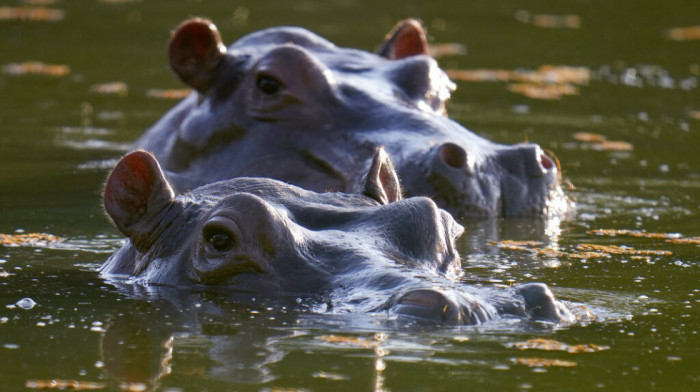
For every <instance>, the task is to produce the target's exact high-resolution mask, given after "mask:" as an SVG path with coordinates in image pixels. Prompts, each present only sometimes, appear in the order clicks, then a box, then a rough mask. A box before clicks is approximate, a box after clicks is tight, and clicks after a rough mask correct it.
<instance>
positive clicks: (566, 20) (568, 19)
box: [515, 10, 581, 29]
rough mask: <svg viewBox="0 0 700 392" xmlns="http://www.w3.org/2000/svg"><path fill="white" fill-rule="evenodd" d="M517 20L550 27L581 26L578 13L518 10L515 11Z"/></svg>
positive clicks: (575, 27)
mask: <svg viewBox="0 0 700 392" xmlns="http://www.w3.org/2000/svg"><path fill="white" fill-rule="evenodd" d="M515 20H517V21H518V22H520V23H525V24H531V25H533V26H537V27H542V28H548V29H580V28H581V17H580V16H578V15H548V14H532V13H530V11H526V10H518V11H516V12H515Z"/></svg>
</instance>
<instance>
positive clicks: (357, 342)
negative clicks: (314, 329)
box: [316, 335, 377, 348]
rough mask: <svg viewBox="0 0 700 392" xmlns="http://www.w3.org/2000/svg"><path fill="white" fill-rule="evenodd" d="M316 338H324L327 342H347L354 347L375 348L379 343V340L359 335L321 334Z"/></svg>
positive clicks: (346, 343)
mask: <svg viewBox="0 0 700 392" xmlns="http://www.w3.org/2000/svg"><path fill="white" fill-rule="evenodd" d="M316 339H318V340H323V341H324V342H327V343H333V344H345V345H349V346H354V347H361V348H373V347H375V346H376V345H377V342H374V341H372V340H369V339H363V338H358V337H354V336H338V335H321V336H319V337H317V338H316Z"/></svg>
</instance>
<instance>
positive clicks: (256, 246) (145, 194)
mask: <svg viewBox="0 0 700 392" xmlns="http://www.w3.org/2000/svg"><path fill="white" fill-rule="evenodd" d="M363 178H364V180H363V185H362V187H361V192H360V193H356V194H350V193H341V192H324V193H317V192H313V191H309V190H304V189H302V188H299V187H297V186H294V185H290V184H287V183H284V182H281V181H278V180H274V179H269V178H254V177H236V178H232V179H229V180H222V181H219V182H215V183H212V184H207V185H203V186H201V187H198V188H195V189H194V190H192V191H190V192H187V193H183V194H180V195H178V196H175V192H174V191H173V188H172V186H171V184H170V183H169V181H168V179H167V178H166V175H165V173H164V172H163V170H162V168H161V167H160V164H159V162H158V161H157V160H156V158H155V157H154V156H153V155H152V154H150V153H148V152H145V151H141V150H137V151H134V152H131V153H129V154H128V155H126V156H125V157H123V158H122V159H121V160H120V161H119V162H118V163H117V165H116V166H115V168H114V169H113V170H112V172H111V173H110V175H109V177H108V179H107V181H106V185H105V189H104V208H105V211H106V213H107V215H108V216H109V218H110V219H111V220H112V222H113V223H114V225H115V226H116V227H117V229H119V230H120V231H121V232H122V233H123V234H125V235H126V236H127V237H128V241H127V242H126V243H125V244H124V246H123V247H122V248H120V249H119V250H117V251H116V252H115V253H114V254H113V255H112V256H111V257H110V258H109V259H108V260H107V261H106V262H105V263H104V264H103V266H102V267H101V269H100V274H101V275H102V276H104V277H107V278H109V279H121V280H123V281H124V282H127V283H129V284H136V285H157V286H167V287H175V288H182V289H184V290H188V289H189V290H217V291H221V290H224V291H226V290H230V291H231V292H238V293H241V292H242V293H253V294H256V293H257V294H261V295H268V296H269V295H273V296H274V295H279V296H280V297H283V296H286V297H288V296H290V295H291V296H295V297H299V298H311V299H312V300H313V301H318V302H319V303H323V304H326V308H327V309H328V310H330V311H333V312H341V313H344V312H366V313H370V312H387V313H388V314H391V315H397V317H398V316H409V317H414V318H418V319H422V320H431V321H437V322H440V323H446V324H455V325H460V324H477V323H482V322H485V321H488V320H492V319H495V318H497V317H501V316H506V317H517V318H520V319H522V320H542V321H547V322H555V323H559V322H571V321H573V320H574V316H573V315H572V314H573V313H572V312H571V311H570V309H569V308H568V307H567V306H566V305H565V304H564V303H562V302H560V301H559V300H557V299H555V297H554V295H553V294H552V292H551V290H550V289H549V288H548V287H547V286H546V285H544V284H541V283H528V284H523V285H520V286H515V287H511V288H505V289H501V288H489V287H474V286H470V285H466V284H462V283H460V282H459V276H460V275H461V274H462V268H461V262H460V257H459V254H458V252H457V249H456V248H455V241H456V239H457V238H458V237H459V236H460V235H461V234H462V232H463V230H464V229H463V227H462V226H461V225H460V224H458V223H457V222H456V221H455V220H454V219H453V218H452V216H451V215H450V214H449V213H447V212H446V211H445V210H443V209H440V208H439V207H437V205H436V204H435V202H434V201H432V200H431V199H430V198H426V197H422V196H416V197H411V198H405V199H404V198H403V197H402V191H401V188H400V184H399V180H398V177H397V174H396V171H395V169H394V167H393V165H392V163H391V160H390V159H389V157H388V154H387V153H386V152H385V151H384V150H383V149H381V148H379V149H377V151H376V152H375V154H374V157H373V159H372V162H371V165H370V167H369V169H368V172H367V174H366V175H364V176H363Z"/></svg>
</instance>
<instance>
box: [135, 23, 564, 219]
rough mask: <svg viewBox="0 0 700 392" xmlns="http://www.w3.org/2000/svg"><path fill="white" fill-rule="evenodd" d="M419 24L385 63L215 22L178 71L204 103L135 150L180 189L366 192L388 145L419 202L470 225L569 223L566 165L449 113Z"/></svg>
mask: <svg viewBox="0 0 700 392" xmlns="http://www.w3.org/2000/svg"><path fill="white" fill-rule="evenodd" d="M427 53H428V46H427V43H426V41H425V33H424V32H423V30H422V28H421V27H420V25H419V24H418V23H417V22H415V21H406V22H403V23H401V24H399V25H398V26H397V28H395V29H394V31H393V32H392V34H391V35H390V36H389V37H388V38H387V40H386V41H385V42H384V44H383V45H382V47H381V48H380V50H379V54H374V53H369V52H365V51H361V50H355V49H347V48H340V47H337V46H335V45H333V44H332V43H331V42H329V41H327V40H325V39H323V38H321V37H319V36H317V35H315V34H313V33H311V32H309V31H307V30H304V29H301V28H294V27H279V28H270V29H266V30H262V31H259V32H256V33H253V34H250V35H248V36H245V37H243V38H241V39H240V40H238V41H237V42H235V43H234V44H233V45H231V46H230V47H229V48H228V49H227V48H226V47H225V46H224V45H223V44H222V43H221V38H220V37H219V33H218V31H217V30H216V27H215V26H214V25H213V24H211V22H208V21H206V20H202V19H194V20H190V21H187V22H184V23H183V24H182V25H181V26H180V27H179V28H178V29H177V31H176V32H175V33H174V35H173V37H172V39H171V42H170V47H169V56H170V64H171V66H172V68H173V69H174V70H175V71H176V73H177V74H178V75H179V76H180V78H181V79H182V80H183V81H184V82H185V83H186V84H188V85H189V86H191V87H193V88H194V90H195V92H194V93H193V94H191V95H190V96H189V97H188V98H186V99H185V100H184V101H182V102H181V103H180V104H178V105H177V106H176V107H175V108H173V109H172V110H171V111H170V112H169V113H168V114H167V115H166V116H164V117H163V118H162V119H161V120H160V121H159V122H157V123H156V124H155V125H154V126H153V127H152V128H151V129H149V130H148V131H147V132H146V133H145V134H144V135H143V136H142V137H141V138H140V139H139V140H138V141H137V143H136V147H137V148H142V149H145V150H148V151H152V152H153V153H154V154H155V155H156V157H157V158H158V159H159V161H160V162H161V164H162V165H163V168H164V170H165V172H166V174H167V175H168V178H169V179H170V180H171V182H172V183H173V185H174V186H175V187H176V188H177V189H178V190H180V191H185V190H190V189H194V188H196V187H198V186H201V185H204V184H208V183H212V182H215V181H218V180H224V179H229V178H234V177H267V178H275V179H278V180H281V181H284V182H287V183H290V184H294V185H297V186H300V187H302V188H304V189H308V190H314V191H317V192H325V191H342V192H355V191H357V189H358V187H359V186H360V184H361V177H362V175H363V174H364V173H365V172H366V170H367V168H368V166H369V164H370V162H371V160H372V157H373V154H374V151H375V149H376V148H377V147H380V146H384V147H385V149H386V151H387V152H388V154H389V156H391V158H392V160H393V161H394V165H395V166H396V169H397V171H398V173H399V176H400V177H401V179H402V181H403V183H402V185H403V189H404V191H405V192H406V194H407V195H408V196H417V195H420V196H428V197H431V198H432V199H433V200H434V201H435V202H436V203H437V204H438V205H439V206H440V207H442V208H445V209H447V210H448V211H450V212H451V213H452V214H454V215H455V216H458V217H463V216H524V215H541V214H558V213H563V212H565V210H566V209H568V208H569V202H568V200H567V198H566V197H565V196H564V195H563V193H562V191H561V188H560V186H559V173H558V171H557V167H556V165H555V164H554V162H553V161H552V159H550V158H549V157H547V155H545V154H544V153H543V152H542V149H541V148H540V147H539V146H537V145H536V144H518V145H513V146H506V145H501V144H496V143H493V142H490V141H488V140H486V139H484V138H482V137H480V136H477V135H475V134H474V133H472V132H470V131H469V130H467V129H465V128H463V127H462V126H460V125H459V124H457V123H456V122H454V121H452V120H450V119H449V118H447V117H446V116H445V102H446V101H447V99H448V98H449V96H450V92H451V91H452V90H453V89H454V84H453V83H452V82H451V81H450V80H449V79H448V77H447V76H446V74H445V73H444V72H443V71H442V70H441V69H440V68H439V67H438V66H437V63H436V62H435V60H434V59H433V58H431V57H430V56H428V55H427Z"/></svg>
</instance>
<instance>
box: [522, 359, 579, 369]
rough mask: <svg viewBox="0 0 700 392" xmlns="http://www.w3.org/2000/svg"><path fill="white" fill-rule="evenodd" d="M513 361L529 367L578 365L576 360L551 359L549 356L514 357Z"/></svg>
mask: <svg viewBox="0 0 700 392" xmlns="http://www.w3.org/2000/svg"><path fill="white" fill-rule="evenodd" d="M513 362H515V363H517V364H518V365H525V366H529V367H574V366H577V364H576V362H573V361H564V360H561V359H549V358H513Z"/></svg>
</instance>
